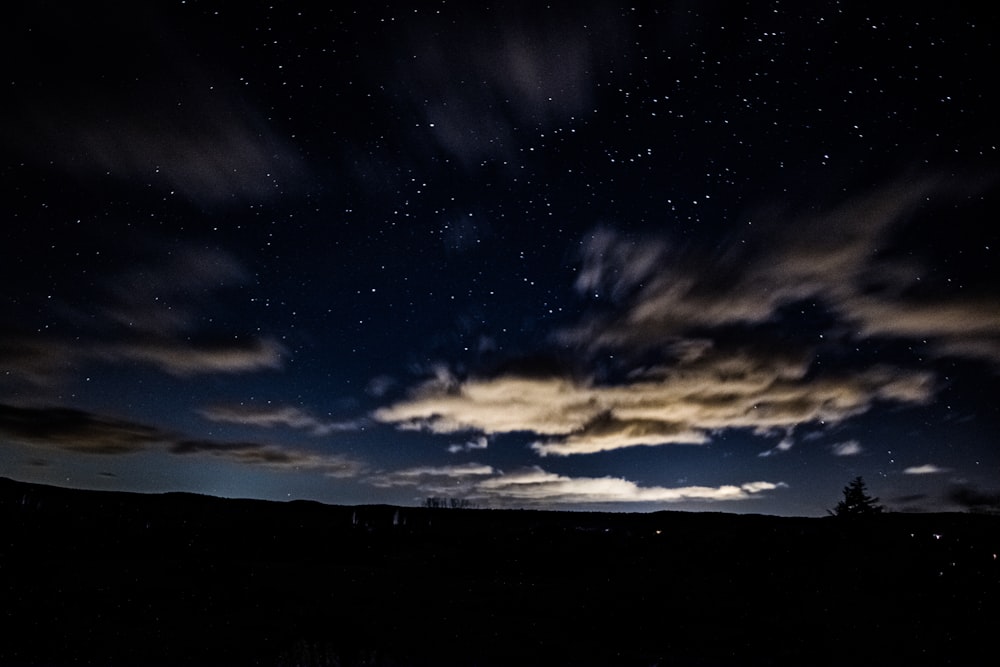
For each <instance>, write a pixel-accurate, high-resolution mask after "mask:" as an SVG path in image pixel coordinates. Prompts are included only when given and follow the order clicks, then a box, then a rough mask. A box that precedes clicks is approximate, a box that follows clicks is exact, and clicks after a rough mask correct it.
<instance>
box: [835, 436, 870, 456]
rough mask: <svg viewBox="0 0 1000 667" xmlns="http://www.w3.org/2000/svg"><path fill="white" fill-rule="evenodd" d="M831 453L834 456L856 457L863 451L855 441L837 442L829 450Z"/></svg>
mask: <svg viewBox="0 0 1000 667" xmlns="http://www.w3.org/2000/svg"><path fill="white" fill-rule="evenodd" d="M830 449H831V450H832V451H833V455H834V456H857V455H858V454H860V453H861V452H863V451H864V450H863V449H862V448H861V443H860V442H858V441H857V440H848V441H847V442H838V443H837V444H835V445H833V446H832V447H831V448H830Z"/></svg>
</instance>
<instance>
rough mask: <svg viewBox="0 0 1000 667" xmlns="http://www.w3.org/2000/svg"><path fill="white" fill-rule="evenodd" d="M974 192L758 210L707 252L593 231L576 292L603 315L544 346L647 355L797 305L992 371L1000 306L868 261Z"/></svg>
mask: <svg viewBox="0 0 1000 667" xmlns="http://www.w3.org/2000/svg"><path fill="white" fill-rule="evenodd" d="M980 185H981V184H980ZM977 187H979V186H978V185H977V184H975V183H972V184H967V185H965V184H963V185H959V184H957V183H956V182H955V181H953V180H945V179H941V178H935V177H930V176H927V177H917V178H908V179H901V180H898V181H896V182H893V183H890V184H888V185H885V186H883V187H881V188H877V189H874V190H872V191H870V192H869V193H867V194H865V195H863V196H856V197H853V198H850V199H847V200H845V201H843V202H841V203H840V204H839V205H837V206H833V207H830V208H828V209H826V210H825V211H824V212H822V213H810V214H805V215H803V214H788V213H786V212H783V211H781V210H765V211H761V212H760V215H758V216H755V217H754V219H752V220H750V221H748V222H747V224H746V226H745V228H744V229H743V230H742V231H741V233H740V234H739V235H738V238H736V239H734V240H735V241H736V242H733V243H728V244H722V245H720V246H718V247H715V248H713V249H711V250H700V251H699V250H698V249H697V248H693V247H691V246H690V245H686V246H683V247H677V248H675V247H673V246H672V245H671V244H670V243H669V241H668V240H666V239H664V238H655V237H650V238H643V239H636V238H632V237H628V236H625V235H622V234H618V233H616V232H614V231H611V230H608V229H606V228H600V229H598V230H596V231H595V232H593V233H592V234H591V235H590V236H589V237H588V238H587V239H586V240H585V243H584V246H583V252H582V256H581V270H580V274H579V276H578V278H577V282H576V287H577V289H578V291H580V293H581V294H584V295H587V296H588V297H591V298H594V299H595V300H596V302H597V303H602V302H604V301H607V300H609V299H610V301H611V302H612V306H613V307H610V308H609V309H605V310H604V311H602V312H600V313H598V314H594V315H592V316H590V317H588V318H586V319H584V320H583V321H582V322H580V323H578V324H577V325H575V326H570V327H567V328H566V329H564V330H562V331H559V332H557V333H556V339H557V340H558V341H560V342H563V343H570V344H573V345H576V346H580V347H582V348H586V349H590V350H592V351H594V350H598V349H602V348H614V349H618V350H621V351H623V352H628V351H632V352H635V351H639V350H649V349H657V348H660V347H661V346H663V345H664V344H669V343H670V342H671V341H673V340H678V339H679V340H684V339H687V338H689V337H690V336H691V333H692V332H693V331H702V332H704V331H705V330H712V329H717V328H720V327H727V326H730V327H731V326H747V325H750V326H759V325H763V324H766V323H768V322H773V321H774V320H776V319H777V318H778V317H779V315H780V311H781V309H782V308H783V307H786V306H789V305H791V304H794V303H797V302H801V301H805V300H809V301H812V302H814V303H820V304H822V305H823V307H825V308H826V309H828V310H829V311H830V312H831V313H832V314H833V315H834V316H836V317H837V318H838V319H839V324H840V325H841V328H842V329H844V330H846V331H851V332H852V333H851V335H852V336H854V337H856V338H858V339H865V338H870V337H893V338H914V339H920V340H926V341H929V343H928V345H929V348H930V349H931V350H932V351H933V352H934V353H935V354H937V355H960V356H972V357H981V358H986V359H989V360H991V361H994V362H1000V354H998V352H1000V305H998V304H997V303H996V299H995V298H993V296H992V294H989V293H978V294H977V293H975V292H972V293H969V294H961V295H950V294H949V295H947V296H942V295H941V294H940V293H934V292H932V291H931V290H928V289H926V288H924V287H921V280H920V279H921V274H922V273H923V272H924V267H923V266H922V265H921V264H920V262H919V261H918V260H915V259H908V260H906V261H904V260H902V259H899V258H898V257H893V256H891V255H886V254H880V253H879V252H877V249H879V248H885V247H888V246H891V245H892V244H893V234H894V233H896V232H898V231H899V229H900V228H901V227H902V226H904V225H905V221H906V219H907V218H908V217H910V216H911V215H912V214H913V213H914V212H915V211H917V210H918V209H919V208H920V207H921V206H923V205H925V204H926V202H927V201H928V200H929V199H931V198H938V197H940V198H945V197H949V196H953V195H958V194H967V193H968V192H969V191H972V190H975V189H976V188H977Z"/></svg>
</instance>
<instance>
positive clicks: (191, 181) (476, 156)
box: [0, 0, 1000, 516]
mask: <svg viewBox="0 0 1000 667" xmlns="http://www.w3.org/2000/svg"><path fill="white" fill-rule="evenodd" d="M327 4H328V6H327V7H323V6H321V5H318V4H315V3H278V2H274V3H252V2H239V3H236V2H232V3H222V2H201V1H194V0H188V1H187V2H184V1H182V0H174V1H172V2H149V3H147V2H143V3H117V4H115V5H114V6H106V5H101V4H95V3H76V2H15V3H13V4H10V5H8V6H7V10H6V13H5V14H6V16H5V19H4V21H3V24H4V25H3V27H2V28H0V44H2V46H0V49H2V56H3V57H2V60H0V62H2V65H0V68H2V70H3V76H2V79H0V85H2V86H3V88H4V95H3V99H4V103H3V104H2V105H0V151H2V152H0V157H2V160H0V182H2V188H3V214H4V221H3V227H2V232H0V260H2V261H0V281H2V285H3V289H2V292H0V296H2V300H0V304H2V305H0V474H2V475H3V476H8V477H12V478H14V479H19V480H24V481H32V482H41V483H49V484H56V485H61V486H69V487H76V488H96V489H115V490H127V491H143V492H164V491H193V492H198V493H205V494H212V495H220V496H226V497H254V498H267V499H279V500H287V499H297V498H304V499H315V500H320V501H323V502H329V503H345V504H360V503H392V504H400V505H415V504H419V503H420V502H421V501H422V500H423V499H425V498H427V497H431V496H435V497H445V498H457V499H467V500H469V501H470V502H472V503H474V504H476V505H478V506H482V507H524V508H551V509H570V510H583V509H600V510H614V511H650V510H656V509H680V510H694V511H723V512H738V513H745V512H752V513H765V514H779V515H802V516H819V515H823V514H825V512H826V510H827V509H828V508H831V507H833V505H834V504H835V503H836V501H837V500H838V499H840V497H841V489H842V488H843V486H844V485H845V484H846V483H848V482H849V481H850V480H851V479H853V478H854V477H855V476H858V475H861V476H863V477H864V478H865V480H866V482H867V483H868V489H869V491H870V492H871V493H872V494H873V495H877V496H879V497H880V498H881V501H882V503H883V504H885V505H886V507H887V508H888V509H891V510H896V511H939V510H964V509H982V508H989V507H994V508H995V507H997V506H1000V451H998V448H997V442H996V437H997V434H998V432H1000V430H998V427H1000V412H998V406H997V401H996V398H997V397H998V396H1000V375H998V371H1000V259H998V253H1000V231H998V226H997V223H998V217H997V215H998V212H1000V151H998V149H997V146H998V142H1000V137H998V129H1000V124H998V122H997V118H1000V99H998V92H997V91H998V86H997V85H996V81H995V76H996V63H998V62H1000V53H998V51H1000V48H998V45H997V39H998V34H1000V33H998V27H1000V21H998V18H1000V10H998V9H997V8H996V6H994V5H990V4H989V3H972V2H968V3H965V2H953V3H949V4H947V5H942V4H940V3H933V4H932V3H907V4H896V3H885V5H883V4H882V3H875V4H874V5H873V3H863V2H857V3H847V2H776V1H775V2H752V3H738V2H683V1H676V2H659V3H648V4H647V3H644V2H633V3H608V2H574V3H565V4H562V3H557V4H552V5H546V4H544V3H540V2H504V3H495V4H488V3H465V2H436V3H422V2H421V3H410V2H407V3H402V2H400V3H395V2H390V3H384V2H364V3H360V2H339V3H337V4H336V6H334V5H333V3H327ZM272 5H273V6H272Z"/></svg>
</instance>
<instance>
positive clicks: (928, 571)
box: [0, 479, 1000, 667]
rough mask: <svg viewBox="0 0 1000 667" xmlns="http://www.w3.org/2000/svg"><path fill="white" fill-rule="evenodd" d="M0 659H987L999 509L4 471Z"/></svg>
mask: <svg viewBox="0 0 1000 667" xmlns="http://www.w3.org/2000/svg"><path fill="white" fill-rule="evenodd" d="M0 521H2V524H0V525H2V536H0V625H2V627H3V631H2V640H0V665H4V666H27V665H95V666H96V665H102V666H115V665H129V666H132V665H164V666H165V665H213V666H214V665H267V666H275V667H277V666H292V665H299V666H310V667H311V666H339V667H348V666H356V665H372V666H375V665H378V666H382V665H387V666H388V665H393V666H396V665H398V666H400V667H415V666H420V667H423V666H427V667H430V666H441V667H452V666H454V667H457V666H469V667H474V666H477V665H479V666H483V667H499V666H521V665H545V666H562V665H581V666H586V665H594V666H598V665H607V666H618V665H621V666H633V665H635V666H639V665H641V666H644V667H647V666H650V665H661V666H667V665H682V666H688V665H704V666H712V665H986V664H995V663H994V660H995V659H996V657H995V655H994V654H993V647H994V646H995V645H996V643H995V642H996V639H995V638H996V634H997V631H998V628H1000V561H998V555H1000V517H990V516H981V515H970V514H934V515H898V514H894V515H885V516H882V517H877V518H875V519H873V520H871V521H864V522H853V521H844V520H837V519H832V518H825V519H796V518H778V517H764V516H738V515H727V514H707V513H706V514H690V513H671V512H667V513H655V514H602V513H593V514H591V513H560V512H529V511H501V510H449V509H436V510H432V509H414V508H393V507H384V506H370V507H356V508H352V507H334V506H325V505H320V504H317V503H309V502H292V503H268V502H261V501H234V500H220V499H215V498H208V497H201V496H192V495H186V494H167V495H163V496H143V495H133V494H115V493H100V492H85V491H69V490H63V489H55V488H50V487H42V486H33V485H27V484H21V483H17V482H12V481H10V480H5V479H0Z"/></svg>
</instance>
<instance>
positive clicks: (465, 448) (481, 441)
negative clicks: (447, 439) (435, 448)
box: [448, 436, 490, 454]
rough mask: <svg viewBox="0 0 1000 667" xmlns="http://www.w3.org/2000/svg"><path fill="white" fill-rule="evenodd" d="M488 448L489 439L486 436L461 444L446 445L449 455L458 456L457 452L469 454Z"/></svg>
mask: <svg viewBox="0 0 1000 667" xmlns="http://www.w3.org/2000/svg"><path fill="white" fill-rule="evenodd" d="M489 446H490V441H489V439H488V438H487V437H486V436H479V437H478V438H475V439H473V440H468V441H466V442H463V443H454V444H451V445H448V452H449V453H451V454H458V453H459V452H471V451H475V450H477V449H486V448H487V447H489Z"/></svg>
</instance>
